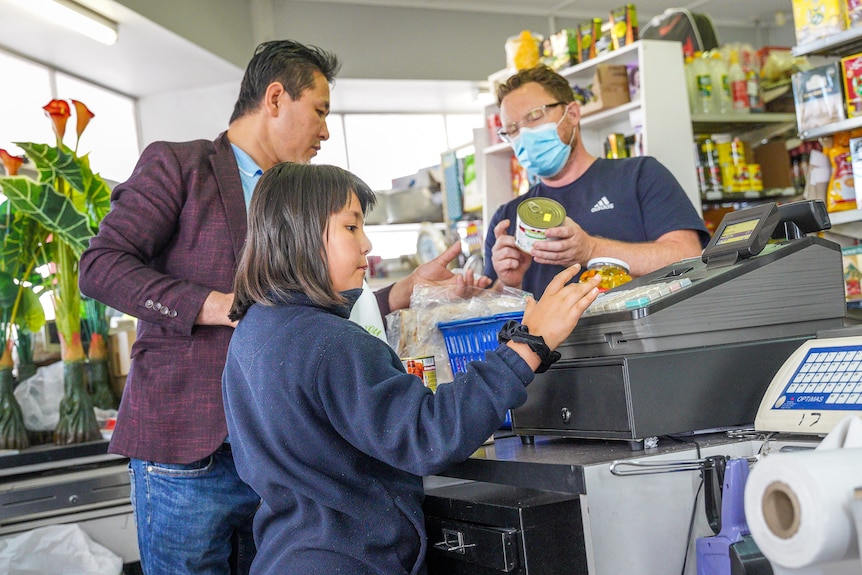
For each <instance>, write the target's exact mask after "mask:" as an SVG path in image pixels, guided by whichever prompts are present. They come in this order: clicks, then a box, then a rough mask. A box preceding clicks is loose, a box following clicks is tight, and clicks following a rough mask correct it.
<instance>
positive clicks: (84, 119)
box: [69, 100, 95, 140]
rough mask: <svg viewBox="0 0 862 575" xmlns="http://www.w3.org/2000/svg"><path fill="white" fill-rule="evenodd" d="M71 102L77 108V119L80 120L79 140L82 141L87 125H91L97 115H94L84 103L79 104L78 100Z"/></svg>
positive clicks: (78, 127) (78, 128)
mask: <svg viewBox="0 0 862 575" xmlns="http://www.w3.org/2000/svg"><path fill="white" fill-rule="evenodd" d="M69 101H70V102H72V104H73V105H74V106H75V117H76V118H77V119H78V126H77V132H78V139H79V140H80V139H81V134H83V133H84V128H86V127H87V124H89V123H90V120H91V119H92V118H93V116H95V114H93V112H91V111H90V109H89V108H87V106H85V105H84V103H83V102H79V101H78V100H69Z"/></svg>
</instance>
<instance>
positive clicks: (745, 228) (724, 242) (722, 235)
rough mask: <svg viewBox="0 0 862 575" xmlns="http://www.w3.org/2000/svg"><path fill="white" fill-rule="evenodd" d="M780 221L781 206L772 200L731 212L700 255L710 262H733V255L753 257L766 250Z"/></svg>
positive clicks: (719, 225) (728, 263)
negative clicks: (779, 209) (779, 208)
mask: <svg viewBox="0 0 862 575" xmlns="http://www.w3.org/2000/svg"><path fill="white" fill-rule="evenodd" d="M780 220H781V214H780V213H779V211H778V206H776V205H775V204H774V203H772V202H770V203H768V204H763V205H760V206H756V207H753V208H746V209H744V210H738V211H735V212H730V213H728V214H726V215H725V216H724V218H723V219H722V220H721V223H720V224H718V228H717V229H716V230H715V234H713V236H712V239H711V240H710V241H709V245H708V246H706V248H704V250H703V254H702V255H701V258H702V259H703V261H705V262H707V265H710V264H712V265H730V264H732V263H733V262H734V261H735V260H734V258H750V257H752V256H755V255H757V254H759V253H760V252H761V250H763V248H764V247H765V246H766V243H767V242H768V241H769V238H770V236H771V235H772V231H773V230H774V229H775V226H776V225H778V222H779V221H780Z"/></svg>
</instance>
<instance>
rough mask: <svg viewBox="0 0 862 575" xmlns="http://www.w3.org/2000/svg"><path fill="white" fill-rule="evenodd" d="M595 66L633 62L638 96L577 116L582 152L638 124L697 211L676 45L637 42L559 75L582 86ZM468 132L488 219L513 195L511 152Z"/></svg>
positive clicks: (647, 149)
mask: <svg viewBox="0 0 862 575" xmlns="http://www.w3.org/2000/svg"><path fill="white" fill-rule="evenodd" d="M599 64H623V65H632V64H636V65H637V66H638V67H639V71H640V84H641V86H640V96H639V98H638V99H637V100H635V101H632V102H629V103H627V104H624V105H622V106H617V107H615V108H611V109H610V110H604V111H601V112H598V113H595V114H591V115H589V116H586V117H582V118H581V137H582V138H583V141H584V145H585V146H586V148H587V150H588V151H589V152H590V153H591V154H593V155H594V156H597V157H601V156H602V155H603V143H604V141H605V139H606V138H607V136H608V134H611V133H622V134H625V135H631V134H633V133H634V130H635V126H638V125H640V126H642V128H641V131H642V133H643V146H644V154H646V155H648V156H654V157H655V158H657V159H658V160H659V161H660V162H661V163H662V164H664V165H665V166H666V167H667V168H668V169H669V170H670V171H671V173H672V174H673V175H674V176H675V177H676V179H677V180H678V181H679V183H680V185H681V186H682V188H683V189H684V190H685V193H686V195H688V197H689V199H690V200H691V203H692V204H693V205H694V207H695V209H697V211H698V213H700V212H701V204H700V193H699V191H698V187H697V174H696V170H695V163H694V155H693V152H692V144H691V143H692V139H693V134H692V123H691V115H690V113H689V108H688V100H687V99H686V98H687V97H686V93H687V92H686V87H685V72H684V68H683V58H682V49H681V47H680V44H679V43H677V42H667V41H663V40H640V41H638V42H635V43H634V44H631V45H629V46H625V47H623V48H622V49H620V50H616V51H613V52H609V53H606V54H602V55H601V56H598V57H596V58H593V59H591V60H589V61H588V62H585V63H583V64H578V65H577V66H572V67H570V68H566V69H564V70H561V71H560V74H561V75H563V76H564V77H565V78H566V79H568V80H569V83H571V84H572V85H579V86H586V85H587V84H590V83H592V79H593V74H594V73H595V70H596V66H598V65H599ZM505 76H506V73H505V71H501V72H497V73H495V74H493V75H492V76H491V77H490V80H491V84H492V85H493V83H494V79H495V78H496V79H499V78H504V77H505ZM496 111H497V109H496V106H490V107H489V108H488V109H487V110H486V117H487V116H488V115H489V114H491V113H494V112H496ZM474 135H475V144H476V149H477V151H478V153H477V166H476V168H477V173H478V174H480V182H479V186H480V190H481V191H482V194H483V197H484V199H485V201H484V205H483V213H482V217H483V220H484V221H486V222H488V221H490V219H491V216H492V215H493V214H494V211H495V210H496V209H497V207H498V206H500V204H502V203H504V202H507V201H509V200H510V199H512V197H513V195H512V184H511V176H510V162H511V157H512V151H511V148H510V147H509V145H508V144H494V145H490V141H489V134H488V130H476V131H475V134H474Z"/></svg>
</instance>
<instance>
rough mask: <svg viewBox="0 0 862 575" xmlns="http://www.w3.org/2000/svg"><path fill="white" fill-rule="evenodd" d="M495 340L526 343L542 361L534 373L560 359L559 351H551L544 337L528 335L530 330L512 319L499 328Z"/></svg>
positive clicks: (542, 371)
mask: <svg viewBox="0 0 862 575" xmlns="http://www.w3.org/2000/svg"><path fill="white" fill-rule="evenodd" d="M497 341H499V342H500V343H506V342H507V341H514V342H515V343H526V344H527V345H528V346H529V347H530V349H531V350H533V352H534V353H535V354H536V355H538V356H539V359H540V360H542V363H541V364H540V365H539V367H537V368H536V373H544V372H546V371H548V368H549V367H551V365H552V364H553V363H555V362H556V361H557V360H558V359H560V352H558V351H551V348H549V347H548V344H546V343H545V338H543V337H542V336H540V335H530V330H529V328H527V326H525V325H524V324H522V323H519V322H517V321H515V320H513V319H510V320H509V321H507V322H506V323H504V324H503V327H501V328H500V332H499V333H498V334H497Z"/></svg>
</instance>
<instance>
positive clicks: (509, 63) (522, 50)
mask: <svg viewBox="0 0 862 575" xmlns="http://www.w3.org/2000/svg"><path fill="white" fill-rule="evenodd" d="M541 43H542V37H541V36H539V35H537V34H533V33H532V32H530V31H529V30H522V31H521V33H520V34H519V35H518V36H512V37H511V38H509V39H508V40H506V67H507V68H509V69H510V70H524V69H526V68H533V67H534V66H538V65H539V46H540V45H541Z"/></svg>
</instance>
